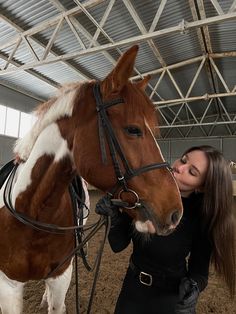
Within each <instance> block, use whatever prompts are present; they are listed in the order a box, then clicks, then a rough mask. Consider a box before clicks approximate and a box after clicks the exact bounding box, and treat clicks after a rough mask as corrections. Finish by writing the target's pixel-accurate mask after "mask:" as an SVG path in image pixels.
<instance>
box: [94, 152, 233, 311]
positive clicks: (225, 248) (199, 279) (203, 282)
mask: <svg viewBox="0 0 236 314" xmlns="http://www.w3.org/2000/svg"><path fill="white" fill-rule="evenodd" d="M173 175H174V177H175V179H176V182H177V184H178V187H179V190H180V193H181V196H182V202H183V207H184V213H183V217H182V219H181V221H180V224H179V225H178V227H177V228H176V230H175V231H174V232H173V233H172V234H170V235H168V236H165V237H163V236H158V235H154V236H150V239H148V240H147V241H145V240H144V238H143V237H142V235H140V234H138V232H137V231H135V230H134V227H133V225H132V221H131V218H130V217H129V216H128V215H127V214H126V213H121V212H120V211H119V210H118V209H117V207H115V206H114V205H112V204H111V202H109V199H108V198H107V197H103V198H102V199H101V200H100V201H99V202H98V204H97V206H96V212H97V213H99V214H105V215H110V216H111V224H112V227H111V229H110V232H109V243H110V245H111V248H112V250H113V251H114V252H120V251H122V250H124V249H125V248H126V247H127V246H128V245H129V243H130V242H131V240H132V243H133V252H132V255H131V258H130V265H129V268H128V270H127V273H126V276H125V279H124V282H123V286H122V289H121V292H120V295H119V298H118V301H117V304H116V309H115V313H116V314H147V313H148V314H154V313H155V314H172V313H173V314H174V313H175V314H191V313H196V312H195V307H196V303H197V299H198V296H199V293H200V292H201V291H203V290H204V289H205V287H206V286H207V283H208V272H209V265H210V263H212V264H213V265H214V266H215V270H216V272H217V273H218V274H219V275H221V276H222V277H223V279H224V280H225V282H226V284H227V286H228V288H229V291H230V294H231V296H232V297H233V296H234V293H235V238H234V235H235V234H234V232H235V231H234V230H235V229H234V228H235V227H234V219H233V214H232V200H233V197H232V194H233V193H232V178H231V171H230V168H229V165H228V163H227V161H226V160H225V159H224V157H223V155H222V154H221V153H220V152H219V151H217V150H216V149H214V148H213V147H211V146H199V147H192V148H190V149H188V150H187V151H186V152H185V153H184V154H183V156H182V157H181V158H180V159H178V160H176V161H175V162H174V164H173Z"/></svg>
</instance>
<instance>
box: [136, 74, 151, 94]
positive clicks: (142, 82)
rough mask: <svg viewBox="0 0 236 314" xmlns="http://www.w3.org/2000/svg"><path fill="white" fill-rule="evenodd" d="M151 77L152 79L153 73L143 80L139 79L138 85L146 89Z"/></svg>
mask: <svg viewBox="0 0 236 314" xmlns="http://www.w3.org/2000/svg"><path fill="white" fill-rule="evenodd" d="M150 79H151V75H149V74H148V75H147V76H145V77H144V78H143V79H142V80H140V81H138V82H137V83H136V85H137V86H138V87H139V88H141V89H142V90H143V91H144V90H145V89H146V87H147V84H148V82H149V81H150Z"/></svg>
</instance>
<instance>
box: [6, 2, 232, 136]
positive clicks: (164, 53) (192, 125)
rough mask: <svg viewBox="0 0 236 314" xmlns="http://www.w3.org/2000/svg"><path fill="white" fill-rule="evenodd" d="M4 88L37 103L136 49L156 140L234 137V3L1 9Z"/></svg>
mask: <svg viewBox="0 0 236 314" xmlns="http://www.w3.org/2000/svg"><path fill="white" fill-rule="evenodd" d="M0 34H1V36H0V80H1V81H0V84H2V85H3V86H6V87H9V88H11V89H14V90H17V91H20V92H22V93H24V94H26V95H29V96H31V97H33V98H35V99H37V100H45V99H47V98H48V97H49V96H52V95H53V94H54V93H55V91H56V90H57V88H58V87H59V86H60V85H62V84H64V83H68V82H72V81H81V80H85V79H91V78H95V79H103V78H104V77H105V75H106V74H107V73H108V72H109V71H110V70H111V69H112V67H113V65H114V64H115V63H116V60H117V59H118V57H119V56H120V55H121V54H122V52H124V51H125V50H127V49H128V48H129V47H130V46H132V45H133V44H137V43H138V44H139V47H140V49H139V54H138V58H137V62H136V68H135V73H134V76H133V79H134V80H136V79H140V78H141V77H143V76H145V75H147V74H151V75H152V79H151V81H150V84H149V86H148V88H147V93H148V94H149V96H150V97H151V99H152V100H153V102H154V104H155V105H156V108H157V110H158V111H159V112H160V116H161V135H162V137H163V138H169V137H192V136H224V135H227V136H229V135H230V136H235V135H236V0H206V1H205V0H204V1H203V0H153V1H151V0H87V1H82V0H81V1H79V0H18V1H16V0H0Z"/></svg>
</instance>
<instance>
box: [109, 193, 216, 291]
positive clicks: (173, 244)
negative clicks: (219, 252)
mask: <svg viewBox="0 0 236 314" xmlns="http://www.w3.org/2000/svg"><path fill="white" fill-rule="evenodd" d="M182 202H183V207H184V212H183V217H182V219H181V221H180V223H179V225H178V226H177V228H176V230H175V231H174V232H173V233H172V234H170V235H168V236H158V235H151V236H150V237H146V236H145V235H143V234H141V233H139V232H137V231H135V228H134V225H133V224H132V219H131V218H130V217H129V216H128V215H127V214H126V213H122V214H121V216H120V219H119V220H118V222H117V224H115V226H113V228H111V230H110V232H109V236H108V239H109V243H110V246H111V248H112V250H113V251H114V252H120V251H122V250H124V249H125V248H126V247H127V246H128V245H129V243H130V242H131V240H132V243H133V252H132V261H133V263H134V264H135V265H136V266H137V267H138V268H139V269H141V270H142V271H144V272H147V273H150V274H152V275H155V274H158V273H160V272H162V273H166V274H167V276H170V277H173V278H179V279H181V278H182V277H184V276H186V275H188V276H189V277H191V278H192V279H194V280H195V281H196V282H197V283H198V287H199V290H200V291H202V290H203V289H204V288H205V287H206V285H207V282H208V272H209V263H210V257H211V252H212V249H211V245H210V242H209V240H208V237H207V232H204V231H203V226H202V218H201V206H202V195H201V194H192V195H191V196H190V197H189V198H182ZM187 257H189V258H187Z"/></svg>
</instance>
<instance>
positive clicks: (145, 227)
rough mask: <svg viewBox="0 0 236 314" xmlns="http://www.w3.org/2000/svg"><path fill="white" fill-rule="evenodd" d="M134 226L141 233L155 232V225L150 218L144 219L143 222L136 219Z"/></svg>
mask: <svg viewBox="0 0 236 314" xmlns="http://www.w3.org/2000/svg"><path fill="white" fill-rule="evenodd" d="M135 228H136V229H137V230H138V231H139V232H142V233H155V232H156V231H155V227H154V226H153V223H152V222H151V221H150V220H146V221H145V222H143V221H140V220H137V221H136V222H135Z"/></svg>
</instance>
